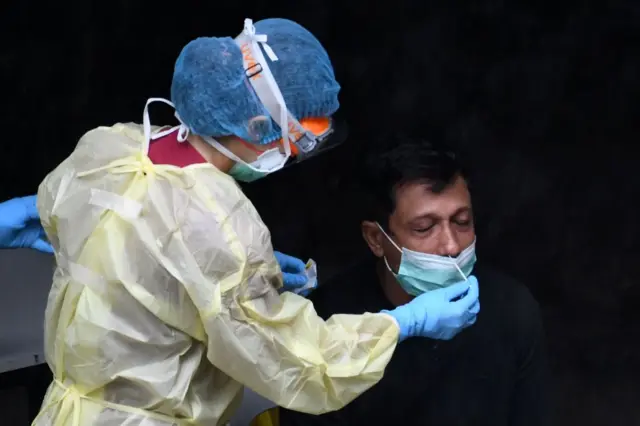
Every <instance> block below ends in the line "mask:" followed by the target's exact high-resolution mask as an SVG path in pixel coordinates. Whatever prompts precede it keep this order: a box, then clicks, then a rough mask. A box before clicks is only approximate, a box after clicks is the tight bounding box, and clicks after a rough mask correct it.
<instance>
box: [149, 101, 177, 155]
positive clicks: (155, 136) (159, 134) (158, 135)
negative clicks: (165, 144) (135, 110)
mask: <svg viewBox="0 0 640 426" xmlns="http://www.w3.org/2000/svg"><path fill="white" fill-rule="evenodd" d="M154 102H162V103H164V104H167V105H169V106H170V107H171V108H173V109H174V110H175V109H176V107H175V105H174V104H173V103H172V102H171V101H168V100H166V99H163V98H149V99H147V103H146V104H145V105H144V111H143V112H142V127H143V129H144V147H143V148H144V152H149V145H150V144H151V141H152V140H155V139H159V138H161V137H164V136H166V135H168V134H170V133H173V132H174V131H175V130H176V129H178V142H184V141H185V140H187V137H189V128H188V127H187V126H186V125H185V124H184V122H183V121H182V119H181V118H180V116H179V115H178V112H177V111H176V112H175V113H174V114H173V115H174V116H175V117H176V119H177V120H178V122H180V125H178V126H174V127H172V128H170V129H168V130H162V131H159V132H156V133H154V134H153V135H152V134H151V120H150V118H149V105H151V104H152V103H154Z"/></svg>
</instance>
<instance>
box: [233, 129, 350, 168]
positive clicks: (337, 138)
mask: <svg viewBox="0 0 640 426" xmlns="http://www.w3.org/2000/svg"><path fill="white" fill-rule="evenodd" d="M300 124H301V125H302V127H303V128H304V129H305V130H306V131H308V132H310V133H311V134H313V135H314V136H315V137H316V146H315V147H314V148H313V149H312V150H310V151H309V152H306V153H305V152H303V150H302V149H301V147H300V146H299V143H298V142H299V141H300V140H301V139H302V138H303V137H306V136H305V135H303V134H302V135H297V138H296V142H289V146H290V147H291V157H290V158H289V160H288V161H287V163H286V164H285V167H289V166H291V165H293V164H297V163H300V162H302V161H304V160H306V159H309V158H311V157H315V156H316V155H318V154H319V153H320V152H325V151H327V150H329V149H331V148H335V147H336V146H338V145H340V144H342V142H344V141H345V139H346V131H336V130H337V129H336V126H335V124H336V123H335V121H334V120H333V119H332V118H330V117H312V118H304V119H302V120H300ZM242 143H243V144H244V145H245V146H246V147H247V148H248V149H250V150H251V151H253V152H255V153H256V154H257V155H260V154H262V153H263V152H264V151H267V150H269V149H273V148H275V147H276V146H277V147H280V150H281V152H284V149H283V148H282V147H283V143H282V139H278V140H276V141H274V142H272V143H270V144H267V145H260V146H256V145H254V144H252V143H250V142H247V141H244V140H243V141H242Z"/></svg>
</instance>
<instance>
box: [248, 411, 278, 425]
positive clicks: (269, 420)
mask: <svg viewBox="0 0 640 426" xmlns="http://www.w3.org/2000/svg"><path fill="white" fill-rule="evenodd" d="M249 426H280V407H273V408H269V409H268V410H266V411H263V412H262V413H260V414H258V415H257V416H255V417H254V418H253V420H251V423H250V424H249Z"/></svg>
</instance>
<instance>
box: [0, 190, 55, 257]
mask: <svg viewBox="0 0 640 426" xmlns="http://www.w3.org/2000/svg"><path fill="white" fill-rule="evenodd" d="M0 248H31V249H34V250H39V251H41V252H44V253H53V247H51V244H49V242H48V241H47V237H46V235H45V233H44V229H42V225H41V224H40V215H39V214H38V209H37V208H36V196H35V195H31V196H29V197H22V198H14V199H12V200H9V201H5V202H4V203H1V204H0Z"/></svg>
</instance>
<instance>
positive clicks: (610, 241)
mask: <svg viewBox="0 0 640 426" xmlns="http://www.w3.org/2000/svg"><path fill="white" fill-rule="evenodd" d="M11 3H12V4H11V5H10V6H4V7H3V9H5V11H3V13H2V14H1V16H2V17H1V18H0V19H1V20H2V27H3V28H4V29H5V33H6V34H9V35H10V36H7V35H5V37H3V40H4V42H3V43H4V45H3V48H2V51H1V55H0V61H1V62H0V63H1V66H2V76H3V83H4V90H3V102H4V106H3V108H2V110H3V114H2V129H3V136H4V141H3V143H2V147H3V155H1V156H0V182H2V185H1V188H0V195H1V196H2V198H6V197H10V196H15V195H22V194H27V193H33V192H35V191H36V188H37V185H38V184H39V182H40V181H41V180H42V178H43V177H44V176H45V174H46V173H47V172H49V171H50V170H51V169H52V168H54V167H55V166H56V165H57V164H58V163H59V162H60V161H62V160H63V159H64V158H65V157H66V156H67V155H68V154H69V153H70V152H71V151H72V149H73V148H74V145H75V143H76V141H77V139H78V138H79V137H80V136H81V135H82V133H83V132H85V131H87V130H89V129H91V128H93V127H95V126H98V125H110V124H112V123H114V122H116V121H137V122H140V121H141V114H142V108H143V106H144V102H145V100H146V98H148V97H152V96H164V97H168V96H169V87H170V81H171V75H172V68H173V62H174V60H175V58H176V57H177V55H178V53H179V51H180V49H181V48H182V46H183V45H184V44H186V43H187V42H188V41H189V40H190V39H192V38H194V37H196V36H222V35H236V34H237V33H239V32H240V31H241V29H242V21H243V19H244V18H245V17H251V18H253V19H254V20H258V19H261V18H265V17H286V18H290V19H294V20H296V21H298V22H300V23H301V24H303V25H305V26H306V27H307V28H308V29H310V30H311V31H312V32H314V33H315V34H316V35H317V36H318V38H319V39H320V40H321V41H322V42H323V44H324V45H325V46H326V48H327V50H328V51H329V54H330V56H331V58H332V59H333V61H334V65H335V68H336V72H337V76H338V79H339V81H340V83H341V84H342V86H343V92H342V95H341V102H342V108H341V114H342V116H343V117H344V118H345V119H346V120H347V121H348V123H349V125H350V138H349V141H348V144H347V145H346V146H345V147H343V148H341V149H339V150H338V151H336V152H334V153H332V154H329V155H327V156H325V157H324V158H320V159H317V160H313V161H310V162H309V163H308V164H307V165H305V166H303V167H298V168H297V169H292V170H290V171H288V172H283V173H281V174H280V175H276V176H273V177H270V178H268V179H266V180H264V181H263V182H259V183H256V184H255V185H253V186H251V187H248V188H247V192H248V194H249V195H250V196H251V197H252V199H253V200H254V202H255V204H256V205H257V207H258V209H259V210H260V212H261V214H262V215H263V218H264V220H265V222H267V224H268V225H269V226H270V227H271V229H272V232H273V239H274V245H276V246H277V247H278V248H279V249H281V250H283V251H289V252H291V253H293V254H297V255H300V256H301V257H306V256H313V257H314V258H316V259H317V260H319V261H320V262H321V268H324V270H326V271H332V270H336V269H339V268H340V267H341V265H343V264H344V262H347V261H352V260H353V259H354V258H356V257H357V256H359V255H360V254H361V253H363V246H362V244H361V243H360V237H359V230H358V228H357V217H356V214H355V213H354V212H355V207H356V206H357V204H358V200H359V198H358V197H359V195H358V192H357V191H356V190H354V189H352V188H351V185H350V183H351V182H352V180H353V179H352V174H351V171H352V170H353V169H354V168H355V167H356V166H357V165H358V160H359V158H360V157H361V154H362V153H363V152H364V151H366V150H367V149H370V148H371V146H372V144H373V143H374V142H373V141H374V140H376V138H375V136H376V135H378V134H380V133H384V132H388V131H390V130H396V129H398V130H402V131H404V132H414V133H418V134H422V135H425V136H426V137H433V135H442V134H444V135H446V138H445V139H447V140H448V141H449V143H452V144H454V145H455V147H456V148H457V149H458V150H459V151H460V153H461V155H462V156H463V158H466V160H467V161H468V163H469V164H470V165H471V166H472V169H473V172H474V181H473V184H474V186H473V191H474V193H473V195H474V198H475V208H476V211H477V216H478V217H477V219H478V234H479V255H480V258H481V261H492V262H494V263H497V264H498V265H499V266H501V267H502V268H504V269H506V270H507V271H508V272H510V273H512V274H513V275H514V276H516V277H517V278H519V279H521V280H522V281H523V282H524V283H526V284H527V285H528V286H529V287H530V288H531V289H532V291H533V292H534V294H535V295H536V297H537V298H538V300H539V301H540V303H541V304H542V306H543V309H544V315H545V321H546V325H547V331H548V334H549V345H550V352H551V358H552V364H553V369H554V389H555V394H556V398H555V400H556V405H557V413H558V414H557V416H558V417H557V418H558V420H559V423H560V424H582V425H602V424H622V422H626V424H640V411H639V409H638V408H637V401H639V400H640V343H639V340H638V339H639V338H640V333H639V331H640V309H638V305H639V304H640V285H639V284H638V280H637V278H636V275H633V276H632V272H636V271H635V269H636V268H635V267H634V265H635V264H636V261H637V255H638V254H639V253H640V249H639V247H638V237H640V233H639V232H638V228H639V227H638V223H637V221H638V217H639V215H638V207H636V206H637V198H638V195H639V194H640V190H639V189H638V188H639V183H640V177H639V173H637V172H636V171H635V166H636V163H637V157H636V156H634V155H633V154H632V151H634V149H635V146H634V145H636V144H637V140H638V135H637V126H636V124H635V122H636V120H635V118H636V116H637V112H636V113H635V114H634V113H633V112H632V111H634V110H636V111H637V110H638V100H640V99H639V98H640V97H639V96H638V95H639V85H638V75H640V69H639V64H640V59H638V55H637V52H638V46H639V45H640V44H639V43H640V37H639V35H640V34H639V24H638V23H639V22H640V6H639V5H638V2H635V1H627V2H622V1H612V2H602V1H600V2H595V1H592V2H588V1H581V2H578V1H568V0H565V1H556V2H548V3H549V4H548V5H544V4H543V3H542V2H537V3H538V4H537V5H536V4H535V3H536V2H527V3H530V4H528V5H527V4H524V2H501V1H491V2H473V3H474V6H465V7H462V6H459V5H457V4H458V2H417V1H416V2H413V3H412V2H409V1H394V2H388V3H387V5H385V6H380V7H375V6H371V5H369V6H366V7H365V6H364V3H363V6H360V4H359V3H358V2H355V1H344V0H342V1H325V2H301V1H297V2H296V1H291V2H287V1H275V0H272V1H269V2H265V1H262V2H256V5H243V6H234V7H233V8H230V7H226V6H225V5H224V4H223V3H221V2H211V1H210V2H200V1H186V0H185V1H181V2H170V3H167V5H170V6H171V8H166V7H162V4H161V2H157V1H156V2H152V1H127V0H119V1H109V2H88V1H77V0H76V1H72V2H44V1H40V2H36V1H29V0H25V1H23V2H11ZM230 3H231V2H229V4H230ZM431 3H433V5H431ZM454 3H456V4H454ZM422 4H426V5H427V6H423V5H422ZM152 121H153V122H154V123H157V124H165V123H173V121H171V112H170V111H169V110H168V109H166V108H164V107H156V108H154V109H153V112H152ZM321 272H322V269H321Z"/></svg>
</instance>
